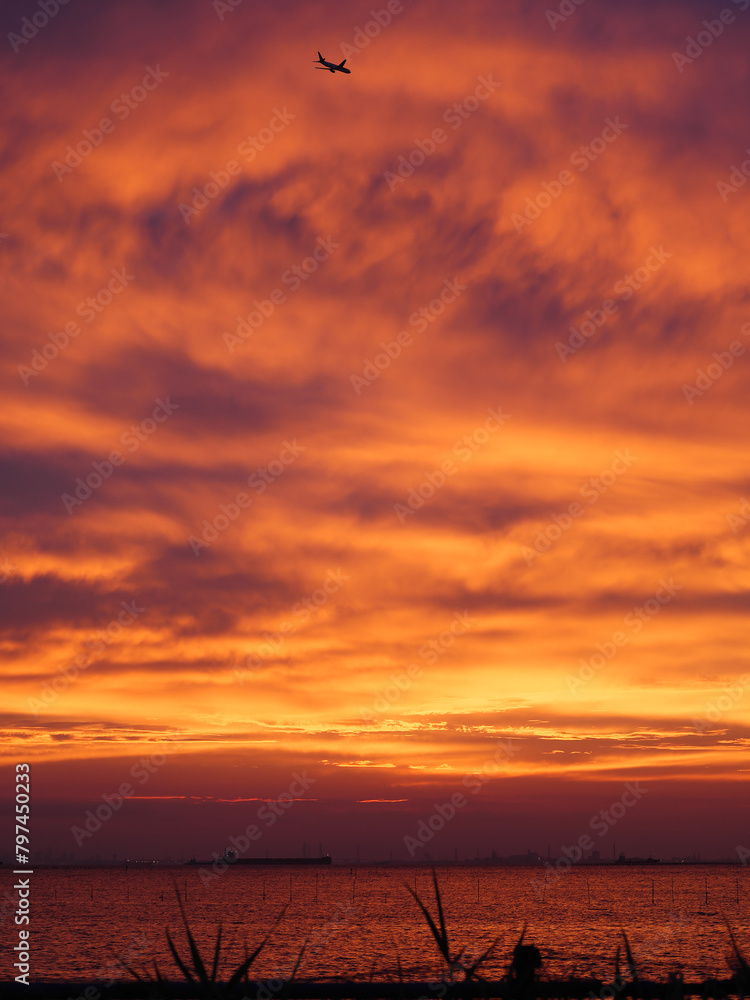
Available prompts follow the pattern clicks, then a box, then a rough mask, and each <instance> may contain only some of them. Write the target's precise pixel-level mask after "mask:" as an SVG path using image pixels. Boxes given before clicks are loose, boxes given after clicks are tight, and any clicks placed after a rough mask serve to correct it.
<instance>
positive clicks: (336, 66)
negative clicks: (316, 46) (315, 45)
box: [313, 52, 351, 73]
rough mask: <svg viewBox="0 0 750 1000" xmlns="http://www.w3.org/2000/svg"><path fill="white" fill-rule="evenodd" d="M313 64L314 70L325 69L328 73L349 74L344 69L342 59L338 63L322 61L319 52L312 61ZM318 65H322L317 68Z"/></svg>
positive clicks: (349, 71)
mask: <svg viewBox="0 0 750 1000" xmlns="http://www.w3.org/2000/svg"><path fill="white" fill-rule="evenodd" d="M313 62H314V63H315V69H327V70H328V72H329V73H351V70H350V69H345V68H344V63H345V62H346V59H342V60H341V62H340V63H332V62H328V61H327V60H326V59H324V58H323V56H322V55H321V54H320V52H318V58H317V59H313ZM318 63H322V66H319V65H318Z"/></svg>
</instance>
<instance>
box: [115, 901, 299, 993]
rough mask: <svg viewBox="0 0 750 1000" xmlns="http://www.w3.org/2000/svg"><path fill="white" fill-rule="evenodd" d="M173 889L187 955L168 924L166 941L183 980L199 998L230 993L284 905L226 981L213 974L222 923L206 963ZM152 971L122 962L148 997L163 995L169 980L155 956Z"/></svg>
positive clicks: (244, 976)
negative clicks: (147, 972) (146, 973)
mask: <svg viewBox="0 0 750 1000" xmlns="http://www.w3.org/2000/svg"><path fill="white" fill-rule="evenodd" d="M175 892H176V894H177V905H178V906H179V908H180V916H181V917H182V922H183V924H184V926H185V934H186V936H187V941H188V951H189V955H188V956H186V957H184V958H183V957H182V956H181V955H180V953H179V951H178V950H177V946H176V945H175V943H174V941H173V940H172V936H171V934H170V933H169V928H167V929H166V936H167V944H168V945H169V950H170V952H171V953H172V958H173V959H174V961H175V965H176V966H177V968H178V969H179V970H180V972H181V973H182V975H183V976H184V978H185V981H186V982H187V983H188V984H189V985H190V986H191V988H192V990H193V991H194V993H193V995H194V996H195V997H196V998H200V1000H218V998H223V997H226V996H229V995H232V994H234V993H235V992H236V989H237V987H238V985H239V984H240V983H241V982H243V980H244V982H245V983H247V982H249V979H248V971H249V969H250V967H251V966H252V964H253V962H254V961H255V959H256V958H257V957H258V955H260V953H261V951H263V949H264V948H265V946H266V944H267V942H268V939H269V938H270V937H271V935H272V934H273V932H274V931H275V930H276V928H277V927H278V925H279V924H280V923H281V921H282V919H283V918H284V914H285V913H286V909H287V908H286V907H284V908H283V909H282V910H281V912H280V913H279V915H278V917H277V918H276V920H275V921H274V923H273V924H272V926H271V928H270V929H269V931H268V933H267V934H266V936H265V937H264V938H263V940H262V941H261V942H260V944H259V945H258V946H257V948H256V949H255V950H254V951H253V952H252V953H251V954H248V953H247V945H246V946H245V960H244V961H243V962H241V963H240V964H239V965H238V966H237V968H236V969H235V970H234V972H232V974H231V975H230V977H229V979H227V980H226V981H219V980H218V979H217V978H216V977H217V975H218V973H219V962H220V959H221V940H222V927H221V924H219V928H218V931H217V934H216V944H215V945H214V949H213V956H212V957H211V959H210V961H209V962H208V963H207V962H205V961H204V960H203V958H202V957H201V953H200V950H199V948H198V945H197V943H196V941H195V938H194V937H193V933H192V931H191V930H190V925H189V923H188V919H187V916H186V914H185V910H184V908H183V905H182V900H181V899H180V894H179V890H178V889H177V887H176V886H175ZM306 945H307V942H304V943H303V945H302V948H301V950H300V953H299V955H298V956H297V960H296V962H295V965H294V968H293V969H292V973H291V975H290V977H289V979H288V980H287V983H290V982H292V981H293V980H294V977H295V976H296V974H297V970H298V969H299V965H300V962H301V961H302V956H303V955H304V952H305V948H306ZM153 964H154V975H153V977H152V976H149V977H148V978H144V977H143V976H141V975H139V973H138V972H136V971H135V970H134V969H131V968H129V967H128V966H125V968H126V969H127V971H128V972H129V973H130V974H131V975H132V976H134V977H135V979H136V980H137V981H138V982H139V983H140V984H141V985H142V986H143V987H144V989H145V990H146V991H147V995H148V996H149V997H152V998H155V1000H157V998H159V997H165V996H167V995H169V993H170V990H169V981H168V980H166V979H165V978H164V977H163V976H162V974H161V972H160V970H159V967H158V966H157V964H156V959H154V963H153ZM209 965H210V971H209ZM278 996H279V998H280V1000H284V990H283V989H282V990H280V991H278Z"/></svg>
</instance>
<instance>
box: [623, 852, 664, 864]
mask: <svg viewBox="0 0 750 1000" xmlns="http://www.w3.org/2000/svg"><path fill="white" fill-rule="evenodd" d="M615 864H616V865H660V864H661V858H652V857H651V855H650V854H649V856H648V857H647V858H626V857H625V855H624V854H621V855H620V857H619V858H618V859H617V861H615Z"/></svg>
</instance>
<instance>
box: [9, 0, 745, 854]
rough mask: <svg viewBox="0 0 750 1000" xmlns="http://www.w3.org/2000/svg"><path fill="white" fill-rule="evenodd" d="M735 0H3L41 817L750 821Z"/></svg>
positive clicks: (34, 751)
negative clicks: (106, 810) (318, 62)
mask: <svg viewBox="0 0 750 1000" xmlns="http://www.w3.org/2000/svg"><path fill="white" fill-rule="evenodd" d="M46 3H47V10H48V11H51V10H53V8H54V7H55V6H57V4H56V3H53V2H52V0H46ZM748 8H750V0H739V2H736V0H728V2H727V6H726V8H722V7H721V6H720V4H718V3H716V4H711V3H703V2H687V0H684V2H661V0H649V2H648V3H646V2H633V3H628V4H622V3H615V2H613V0H584V2H580V3H579V5H578V6H576V5H575V4H573V3H572V2H569V0H563V3H562V5H559V4H556V3H555V4H550V5H549V6H547V3H546V0H531V2H527V0H515V2H513V0H509V2H504V3H502V4H498V3H491V2H489V0H468V2H465V3H461V4H456V3H449V2H444V0H432V2H428V0H414V2H411V0H402V2H399V0H391V3H390V4H387V3H385V2H384V0H378V2H377V3H376V4H375V5H374V6H371V5H369V4H367V3H365V4H362V5H359V6H357V5H349V4H336V3H333V2H330V0H329V2H312V0H305V2H302V0H279V2H275V3H273V4H271V3H268V4H263V3H254V2H252V0H232V2H231V3H230V2H226V3H224V2H222V0H217V2H215V3H213V4H212V3H211V0H200V2H199V0H179V2H177V0H169V2H162V3H160V4H158V5H155V4H150V3H146V2H128V3H124V4H99V3H95V2H93V0H72V2H69V3H66V4H62V5H61V6H60V7H59V10H58V11H57V13H53V14H52V15H49V14H45V13H44V11H43V4H41V0H40V3H32V2H31V0H24V2H23V3H14V4H11V3H4V4H2V32H3V37H4V39H5V41H4V43H3V44H4V50H3V53H2V60H1V62H0V78H1V81H2V93H3V100H2V102H0V117H1V118H2V121H3V126H4V129H3V131H4V134H5V144H4V148H3V152H2V168H3V175H4V184H3V185H2V190H1V191H0V231H1V232H2V237H0V275H1V279H0V280H1V282H2V284H1V286H0V287H1V289H2V300H3V317H4V321H3V323H2V324H1V325H0V335H1V336H2V339H3V351H2V359H3V366H2V384H3V393H4V405H3V407H2V410H1V411H0V420H1V421H2V424H3V434H2V441H3V445H2V456H1V458H0V461H1V462H2V477H1V480H0V481H1V483H2V506H1V507H0V512H1V518H2V523H1V529H0V530H1V532H2V537H1V538H0V579H1V580H2V583H1V584H0V598H1V599H2V604H1V605H0V606H1V607H2V610H3V625H2V628H3V632H2V653H3V708H2V716H3V746H4V750H3V772H4V774H5V776H6V780H4V782H3V784H4V786H5V787H6V788H7V789H10V788H11V775H12V773H13V772H12V768H13V765H14V764H16V763H17V762H20V761H25V762H29V763H30V764H31V766H32V786H33V795H32V801H33V809H34V817H35V820H34V821H35V827H34V844H33V849H34V850H37V851H40V852H42V853H43V854H44V853H45V852H47V851H50V850H51V852H52V854H54V855H59V854H61V853H70V855H71V856H75V857H78V858H84V857H89V856H95V855H96V854H100V855H101V856H102V857H109V856H111V854H113V853H117V854H118V856H119V857H125V856H127V855H128V854H129V853H137V854H144V855H150V854H151V853H153V854H154V855H155V856H158V857H180V856H190V855H191V854H197V855H198V856H202V857H207V856H208V855H209V854H210V852H212V851H214V850H216V851H219V852H221V850H222V849H223V848H224V846H225V845H226V843H227V838H228V837H229V836H230V835H236V834H238V833H239V832H241V831H243V830H245V828H246V827H247V825H248V824H249V823H257V822H258V819H257V817H258V812H259V810H260V809H261V808H262V807H263V806H264V804H265V805H267V804H268V800H278V797H279V796H280V795H284V793H286V795H287V799H286V801H285V805H289V806H290V808H289V809H288V810H286V809H283V808H280V809H279V816H278V822H277V823H274V824H273V825H272V826H271V825H270V824H269V826H268V827H267V828H266V827H265V826H264V824H263V823H262V822H261V823H260V827H261V828H262V837H261V838H260V839H259V840H258V841H257V843H256V844H254V845H253V846H252V847H251V848H250V849H249V850H248V852H247V853H248V854H253V853H256V854H259V855H260V854H264V853H265V851H266V850H267V851H268V852H269V854H271V855H274V854H286V853H294V854H297V853H300V852H301V850H302V843H303V841H304V842H307V843H309V844H311V845H312V846H311V850H313V851H314V853H317V850H318V844H319V843H322V845H323V849H324V850H327V851H329V852H330V853H332V854H333V855H334V856H335V857H342V858H343V857H353V856H354V855H355V851H356V847H357V844H360V850H361V854H362V856H367V857H387V856H388V853H389V852H391V851H392V852H393V856H394V857H404V858H406V857H409V856H410V852H409V850H408V849H407V847H408V845H407V844H406V842H405V840H404V838H405V837H408V836H411V837H415V836H416V833H417V830H418V825H419V823H420V821H423V822H425V823H426V822H428V820H429V817H430V816H431V815H433V814H434V812H435V806H436V804H442V803H445V802H448V801H449V800H450V798H451V796H452V795H454V794H456V793H460V794H462V795H463V796H464V798H465V805H461V806H459V808H458V809H457V815H456V817H455V819H452V820H450V821H448V822H446V824H445V827H444V828H443V829H442V830H440V831H439V832H436V833H435V835H434V837H433V838H432V839H431V841H430V842H429V844H427V845H426V848H427V850H428V851H430V852H431V853H432V855H433V857H437V856H439V855H441V854H442V855H444V856H448V855H450V856H451V857H452V856H453V852H454V849H457V850H458V852H459V856H463V855H464V854H470V855H472V856H473V855H474V854H475V853H476V852H477V851H479V853H480V854H482V855H484V854H489V853H490V850H491V849H493V848H494V849H496V850H497V851H498V853H501V854H510V853H516V852H519V851H525V850H526V848H531V849H532V850H538V851H540V852H546V850H547V846H548V845H551V850H552V852H553V854H554V853H555V852H556V851H559V850H560V849H561V846H563V845H566V844H570V843H572V842H573V841H575V839H576V838H578V836H579V835H581V834H585V833H587V832H591V827H590V821H591V818H592V817H594V816H595V815H597V814H599V813H600V810H607V809H609V807H610V806H611V804H612V803H615V802H620V801H621V800H622V796H623V794H625V793H626V783H630V784H631V785H633V783H636V782H639V783H640V784H639V785H636V786H635V787H638V788H640V789H643V790H644V791H643V794H642V795H641V797H640V798H639V799H638V800H637V801H636V803H635V804H634V805H632V806H628V807H627V810H626V815H625V816H624V817H623V818H622V819H619V820H617V821H615V822H613V824H612V825H611V829H609V830H608V831H607V833H606V834H602V835H601V836H600V835H598V834H594V835H593V836H594V840H595V842H596V843H595V846H596V848H597V849H600V850H601V851H602V852H610V853H611V850H612V844H613V842H616V844H617V850H618V852H619V850H620V847H622V849H623V850H625V851H627V852H628V853H639V852H642V853H648V852H649V851H653V852H654V853H656V854H658V855H661V856H671V855H672V854H685V853H689V852H692V851H693V850H701V851H702V852H704V853H705V854H710V855H716V856H718V855H723V856H728V857H729V856H731V857H735V856H736V853H735V852H736V848H737V846H738V845H743V844H744V845H745V846H746V847H750V833H749V832H748V820H750V808H748V801H750V800H749V799H748V795H747V787H748V786H747V781H748V770H749V767H748V763H747V762H748V759H749V758H748V745H749V744H750V664H749V663H748V659H747V654H746V650H747V615H748V609H749V607H750V600H749V595H750V571H749V570H748V553H749V552H750V475H749V473H748V468H749V466H748V450H749V449H748V429H747V395H748V387H749V386H750V380H749V379H748V373H749V372H750V294H749V293H748V286H747V274H748V252H749V250H750V235H748V226H747V219H748V214H747V213H748V207H749V205H750V202H749V201H748V198H750V193H749V191H750V185H747V184H746V181H747V177H748V175H750V148H748V147H750V127H748V112H747V87H748V76H749V71H748V62H747V51H748V41H749V39H750V9H748ZM371 11H374V12H375V14H374V15H373V14H372V13H371ZM560 11H562V12H563V13H560ZM565 11H570V13H568V14H566V13H565ZM722 11H724V13H722ZM33 17H36V19H35V20H27V21H26V22H24V18H27V19H32V18H33ZM45 18H46V23H45V21H44V19H45ZM705 22H708V23H707V24H706V23H705ZM23 31H25V33H26V36H27V37H24V35H23V33H22V32H23ZM34 32H35V33H34ZM709 43H710V44H709ZM318 50H319V51H320V52H321V53H322V54H323V56H324V57H325V58H326V59H329V60H332V61H336V62H340V61H341V59H343V58H345V57H346V59H347V63H346V66H347V67H348V68H351V75H349V76H345V75H343V74H338V73H336V74H333V75H332V74H330V73H327V72H326V73H323V72H319V71H317V70H316V69H314V67H313V60H314V59H315V58H316V57H317V52H318ZM743 164H744V167H745V170H744V172H743ZM118 616H119V617H118ZM160 755H164V756H163V757H162V756H160ZM141 759H145V760H151V761H152V763H151V765H150V772H149V771H148V770H146V771H143V770H141V771H136V776H133V773H132V772H133V768H134V767H137V766H138V765H137V762H138V761H140V760H141ZM154 761H156V763H154ZM142 774H145V775H146V777H145V778H139V777H137V775H142ZM305 775H306V776H307V777H306V778H305ZM472 775H482V776H484V777H489V779H490V780H488V781H481V780H480V779H477V778H476V777H474V778H472V777H471V776H472ZM301 778H302V779H304V780H303V781H302V785H300V779H301ZM123 782H125V783H129V784H130V785H131V786H132V794H126V795H125V798H126V799H127V800H128V801H125V802H124V803H123V804H122V805H121V808H119V810H118V811H117V812H116V815H113V816H112V818H111V819H110V820H108V821H107V822H106V823H105V824H103V826H102V829H101V830H98V831H96V832H95V833H93V834H92V835H91V836H90V837H87V838H85V840H84V841H83V842H82V843H80V844H79V843H77V842H76V838H75V835H74V834H73V832H72V827H74V826H75V825H80V824H81V823H82V822H83V819H84V817H85V814H86V810H94V809H96V808H97V807H98V806H100V805H101V804H102V802H103V801H106V800H103V796H110V797H112V796H113V795H114V793H116V791H117V789H118V788H119V787H120V785H121V784H122V783H123ZM292 786H294V787H293V788H292ZM302 786H304V788H302ZM290 788H291V789H292V790H291V791H290ZM300 790H302V791H303V794H302V795H301V796H298V795H297V792H299V791H300ZM290 797H291V799H294V798H297V797H299V798H300V799H301V801H299V802H296V801H295V802H290V801H289V798H290ZM438 825H439V824H438V823H435V826H438ZM79 839H80V838H79ZM9 843H10V841H9V839H8V838H7V837H6V838H4V840H3V843H2V850H5V848H6V845H7V844H9ZM420 851H421V848H420ZM420 851H418V852H416V853H412V854H411V856H412V857H418V858H419V857H423V856H424V855H423V853H420Z"/></svg>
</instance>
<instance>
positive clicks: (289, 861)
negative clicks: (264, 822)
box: [185, 851, 331, 865]
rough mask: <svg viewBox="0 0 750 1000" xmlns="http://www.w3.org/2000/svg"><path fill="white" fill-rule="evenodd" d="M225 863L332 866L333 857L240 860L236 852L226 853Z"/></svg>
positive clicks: (193, 859) (203, 862)
mask: <svg viewBox="0 0 750 1000" xmlns="http://www.w3.org/2000/svg"><path fill="white" fill-rule="evenodd" d="M224 861H228V862H229V864H231V865H330V863H331V855H330V854H323V855H321V857H319V858H238V857H237V852H236V851H224ZM185 864H187V865H211V864H213V862H212V861H196V860H195V858H191V859H190V860H189V861H186V862H185Z"/></svg>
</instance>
